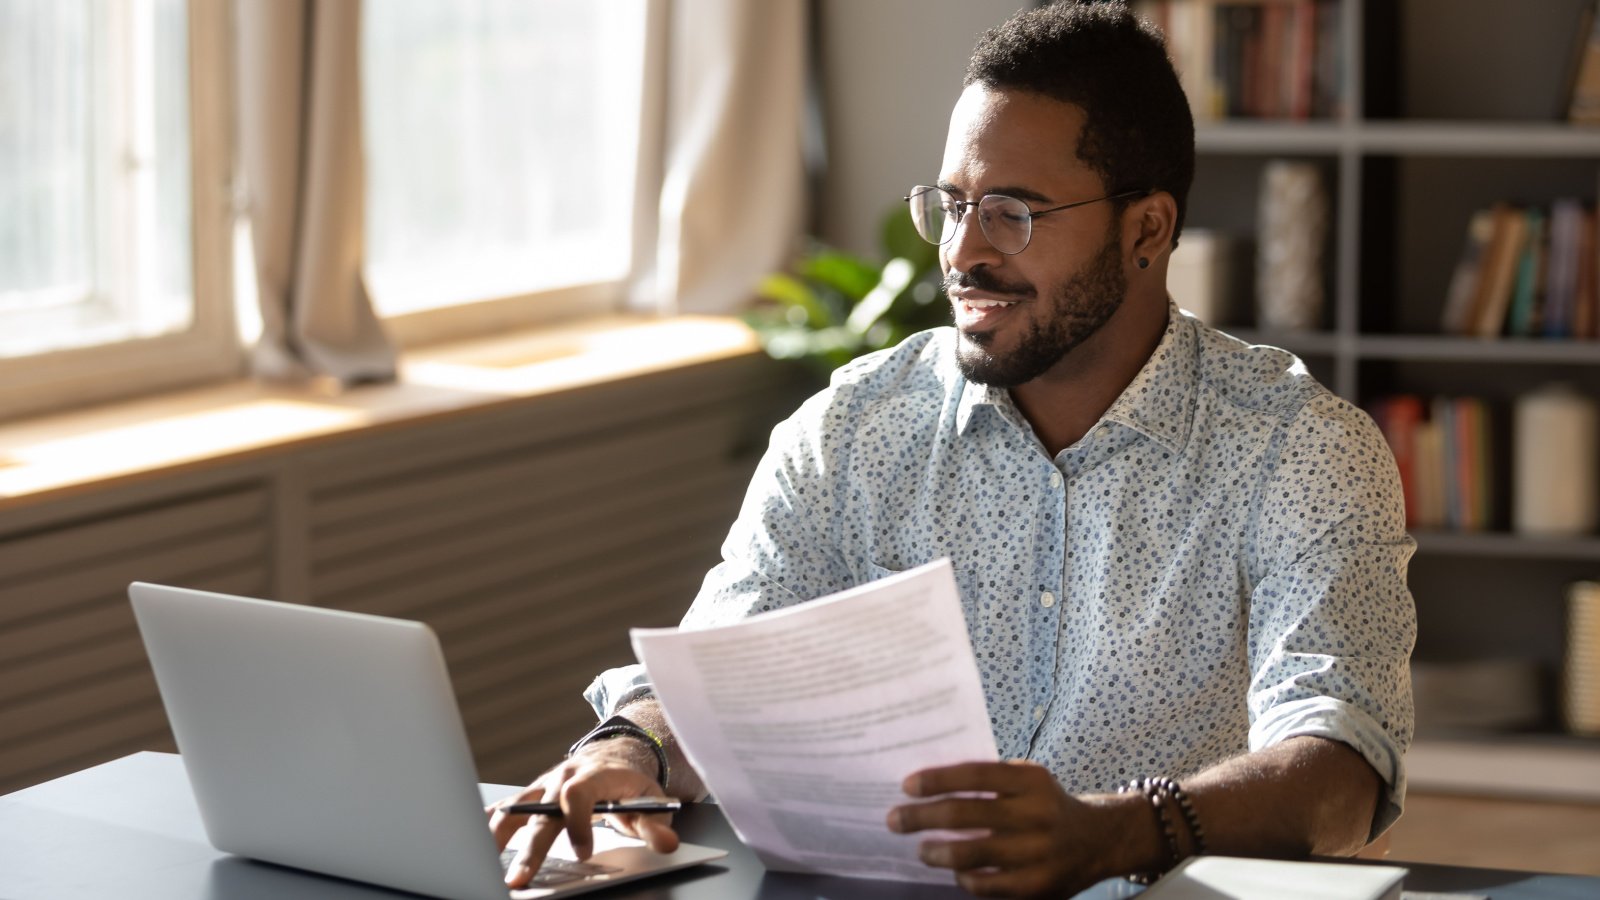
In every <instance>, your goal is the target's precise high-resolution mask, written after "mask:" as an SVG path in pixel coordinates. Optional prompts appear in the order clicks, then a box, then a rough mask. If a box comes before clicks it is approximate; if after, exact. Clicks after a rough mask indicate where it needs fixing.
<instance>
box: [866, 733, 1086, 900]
mask: <svg viewBox="0 0 1600 900" xmlns="http://www.w3.org/2000/svg"><path fill="white" fill-rule="evenodd" d="M904 789H905V792H906V793H907V794H908V795H910V796H912V797H938V798H939V799H936V800H932V801H930V802H927V803H912V804H907V805H904V806H897V807H895V808H894V809H892V810H890V811H889V820H888V821H889V830H891V831H895V832H898V833H901V834H910V833H913V832H918V831H925V830H928V829H951V830H962V831H976V832H981V833H983V834H981V836H976V837H972V838H967V839H944V838H939V839H930V840H925V841H923V842H922V846H921V857H922V861H923V862H925V863H927V864H928V865H930V866H937V867H939V868H943V869H954V870H955V873H956V881H957V882H959V883H960V885H961V886H962V887H963V888H965V889H967V890H968V891H971V892H972V893H974V894H978V895H980V896H985V897H1031V896H1036V895H1043V894H1048V895H1051V896H1057V897H1065V896H1070V895H1072V894H1073V893H1076V892H1077V891H1080V890H1082V889H1084V888H1086V887H1088V886H1089V885H1091V884H1094V883H1095V882H1097V881H1100V880H1101V879H1102V878H1103V877H1106V875H1108V874H1109V873H1105V872H1104V871H1103V867H1104V865H1105V857H1106V856H1107V854H1106V853H1105V852H1103V848H1105V847H1106V846H1107V845H1108V843H1109V842H1111V841H1114V840H1115V836H1114V835H1113V834H1112V833H1111V832H1110V830H1108V829H1107V828H1106V827H1105V824H1106V823H1105V822H1104V821H1102V820H1103V818H1104V817H1103V816H1101V815H1099V813H1100V810H1099V809H1097V808H1096V807H1095V806H1092V805H1090V804H1088V803H1085V802H1084V801H1082V800H1079V799H1078V798H1076V797H1073V796H1071V795H1070V794H1068V793H1067V792H1066V791H1065V790H1063V789H1062V787H1061V784H1060V783H1059V782H1057V781H1056V779H1055V776H1053V775H1051V774H1050V770H1049V769H1046V768H1044V767H1043V766H1040V765H1037V764H1035V763H1031V762H1025V761H1021V760H1015V761H1012V762H1003V763H999V762H997V763H963V764H961V765H955V766H944V767H941V768H935V769H923V770H922V771H920V772H915V773H913V774H912V775H910V776H909V777H907V778H906V780H905V783H904ZM967 793H977V794H982V795H987V796H979V797H967V796H956V797H947V796H946V797H941V796H940V795H945V794H967Z"/></svg>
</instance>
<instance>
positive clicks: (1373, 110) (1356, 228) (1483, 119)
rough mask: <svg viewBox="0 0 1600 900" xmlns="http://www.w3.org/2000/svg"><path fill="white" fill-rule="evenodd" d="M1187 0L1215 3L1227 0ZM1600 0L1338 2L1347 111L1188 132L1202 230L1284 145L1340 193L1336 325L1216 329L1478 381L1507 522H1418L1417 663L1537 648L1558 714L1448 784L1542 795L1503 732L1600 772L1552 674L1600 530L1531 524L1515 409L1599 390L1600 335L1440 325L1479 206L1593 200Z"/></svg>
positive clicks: (1456, 387) (1598, 162) (1246, 228)
mask: <svg viewBox="0 0 1600 900" xmlns="http://www.w3.org/2000/svg"><path fill="white" fill-rule="evenodd" d="M1175 2H1187V3H1190V4H1192V5H1193V6H1196V7H1205V6H1211V7H1214V6H1216V5H1217V3H1218V2H1222V0H1175ZM1262 2H1263V3H1272V2H1274V0H1262ZM1590 2H1591V0H1541V2H1540V3H1538V4H1506V3H1503V2H1499V0H1339V6H1338V16H1339V18H1338V21H1339V24H1340V33H1339V36H1338V42H1339V43H1338V46H1339V48H1340V52H1341V54H1342V57H1343V65H1342V68H1341V78H1340V90H1341V92H1342V97H1343V102H1342V103H1341V104H1340V108H1339V109H1338V111H1337V113H1336V114H1335V115H1333V116H1331V117H1328V118H1321V119H1317V118H1310V119H1304V120H1274V119H1217V120H1209V121H1207V120H1202V121H1198V122H1197V126H1196V145H1197V150H1198V153H1199V158H1198V164H1197V170H1196V178H1195V188H1194V191H1193V193H1192V194H1191V202H1190V210H1189V218H1188V225H1189V226H1192V227H1196V228H1205V229H1213V230H1216V231H1219V232H1223V233H1226V234H1230V235H1235V236H1238V237H1242V238H1244V239H1246V240H1254V238H1255V234H1254V228H1255V225H1254V219H1255V216H1256V204H1257V201H1258V192H1259V191H1258V184H1259V181H1260V175H1261V172H1262V171H1263V169H1264V167H1265V166H1266V165H1267V163H1268V162H1270V161H1273V160H1278V159H1292V160H1297V161H1303V162H1311V163H1314V164H1316V165H1317V166H1318V167H1319V168H1320V169H1321V171H1322V173H1323V176H1324V178H1323V180H1324V184H1325V186H1326V188H1327V192H1328V197H1329V201H1330V209H1331V216H1332V219H1331V221H1330V223H1329V224H1330V228H1329V237H1328V245H1327V247H1326V249H1325V253H1324V260H1325V266H1326V269H1325V273H1324V278H1325V287H1326V290H1325V294H1326V297H1327V302H1326V306H1325V309H1324V318H1323V326H1322V327H1321V328H1320V329H1318V330H1315V331H1311V332H1295V333H1289V332H1272V331H1263V330H1258V329H1256V328H1254V327H1253V323H1252V322H1251V321H1249V319H1248V318H1244V319H1241V320H1239V321H1234V322H1224V323H1220V324H1221V327H1223V329H1224V330H1226V331H1229V332H1230V333H1233V334H1236V335H1238V336H1239V337H1242V338H1244V339H1246V340H1250V341H1255V342H1260V343H1268V344H1275V345H1278V346H1282V347H1285V348H1286V349H1289V350H1291V351H1293V352H1295V353H1296V354H1297V355H1299V356H1301V357H1302V358H1303V359H1304V360H1305V361H1306V364H1307V365H1308V367H1309V368H1310V369H1311V371H1312V372H1313V373H1314V374H1316V375H1317V376H1318V377H1319V378H1320V379H1322V380H1323V382H1324V383H1325V384H1327V385H1328V386H1329V387H1330V388H1332V389H1333V390H1335V391H1336V392H1338V393H1339V394H1340V395H1341V396H1344V397H1346V398H1348V399H1350V400H1352V401H1354V402H1356V403H1357V404H1361V405H1365V404H1366V403H1367V402H1368V401H1370V400H1372V399H1373V398H1375V397H1379V396H1382V395H1385V394H1393V393H1399V392H1411V393H1418V394H1422V395H1431V394H1456V395H1462V394H1470V395H1476V396H1481V397H1483V398H1485V399H1486V400H1487V401H1488V402H1489V404H1490V407H1491V411H1492V414H1493V416H1494V419H1493V421H1494V429H1495V431H1496V432H1497V434H1495V435H1494V437H1493V439H1492V453H1491V458H1492V459H1493V460H1494V463H1493V466H1492V471H1491V481H1492V483H1493V485H1494V488H1493V490H1494V494H1495V499H1496V503H1495V505H1496V507H1497V509H1498V512H1497V513H1496V521H1495V524H1494V527H1493V528H1491V530H1489V531H1485V532H1477V533H1464V532H1463V533H1456V532H1449V531H1419V532H1417V533H1415V534H1414V536H1415V537H1416V539H1417V543H1418V551H1417V555H1416V557H1415V559H1414V560H1413V563H1412V567H1411V579H1410V582H1411V588H1412V592H1413V594H1414V595H1415V597H1416V600H1417V609H1418V618H1419V625H1420V635H1419V639H1418V645H1417V655H1416V658H1417V660H1418V661H1419V662H1423V663H1457V662H1471V661H1474V660H1490V659H1495V658H1505V657H1516V658H1522V659H1527V660H1532V661H1536V662H1537V663H1538V665H1539V666H1540V667H1541V669H1542V671H1543V672H1544V673H1545V675H1546V678H1545V681H1546V687H1547V689H1546V692H1545V693H1546V696H1544V697H1543V698H1542V700H1541V706H1542V707H1543V708H1542V709H1540V710H1539V715H1540V718H1541V720H1543V721H1544V723H1545V724H1544V725H1543V726H1542V728H1541V729H1540V731H1539V732H1537V733H1534V734H1525V735H1521V736H1517V735H1511V736H1507V735H1497V736H1483V737H1481V738H1478V739H1473V740H1466V741H1460V740H1452V741H1451V742H1450V743H1449V744H1448V746H1449V748H1450V749H1449V753H1448V754H1447V755H1448V757H1449V760H1450V765H1449V767H1448V769H1449V774H1448V776H1444V775H1441V776H1440V777H1439V779H1437V783H1438V785H1439V786H1441V787H1448V788H1449V789H1452V790H1464V789H1471V790H1477V791H1480V792H1486V793H1496V792H1513V793H1529V792H1530V791H1529V786H1528V785H1527V784H1525V783H1524V782H1526V781H1527V780H1528V778H1530V777H1532V778H1534V779H1535V780H1536V781H1537V779H1538V775H1537V773H1535V774H1534V775H1531V776H1530V775H1529V774H1528V773H1527V772H1525V771H1519V772H1516V773H1509V772H1507V770H1506V768H1505V767H1504V766H1503V765H1498V764H1497V763H1496V760H1498V759H1499V758H1500V757H1501V756H1503V755H1504V753H1505V747H1506V746H1507V742H1508V741H1509V742H1511V744H1512V745H1514V746H1517V747H1519V748H1521V749H1519V751H1518V752H1519V753H1521V754H1522V755H1520V756H1519V757H1518V758H1519V759H1523V758H1524V757H1526V758H1527V759H1532V760H1535V761H1537V760H1538V759H1540V758H1542V757H1541V754H1545V755H1547V756H1549V757H1550V761H1552V763H1553V762H1554V761H1555V760H1556V758H1557V757H1559V758H1560V760H1562V761H1563V765H1565V764H1567V763H1569V762H1570V760H1571V759H1572V758H1578V759H1581V760H1584V761H1585V762H1584V763H1583V764H1584V765H1585V766H1587V768H1586V769H1585V771H1590V772H1597V773H1600V741H1595V740H1592V739H1590V740H1584V739H1580V738H1573V737H1567V736H1564V735H1561V734H1559V725H1558V719H1557V714H1556V683H1555V677H1554V676H1555V673H1556V672H1557V671H1558V670H1559V664H1560V659H1561V655H1562V647H1563V643H1562V642H1563V638H1564V631H1563V629H1564V621H1563V611H1564V602H1565V587H1566V585H1567V584H1568V583H1569V582H1571V581H1575V580H1578V579H1582V578H1594V577H1597V576H1600V535H1582V536H1575V537H1563V538H1533V537H1526V536H1521V535H1518V534H1515V533H1513V532H1512V531H1511V530H1510V527H1509V515H1508V512H1507V510H1509V508H1510V503H1509V502H1508V499H1507V498H1508V495H1509V492H1510V483H1511V480H1512V475H1511V467H1510V465H1509V460H1508V456H1509V451H1510V443H1511V442H1510V438H1509V431H1510V421H1511V408H1510V407H1511V403H1512V402H1513V401H1514V400H1515V398H1516V397H1518V396H1519V395H1521V394H1523V393H1526V392H1528V391H1531V390H1534V389H1536V388H1538V387H1540V386H1541V385H1543V384H1545V383H1548V382H1551V381H1564V382H1566V383H1569V384H1571V385H1573V386H1574V387H1575V388H1577V389H1578V390H1579V391H1581V392H1584V393H1587V394H1588V395H1590V396H1600V341H1582V340H1542V339H1511V338H1502V339H1477V338H1468V337H1459V336H1453V335H1445V334H1443V333H1442V332H1441V329H1440V318H1441V314H1442V311H1443V304H1444V299H1445V296H1446V293H1447V288H1448V285H1449V281H1450V277H1451V273H1452V271H1453V268H1454V266H1455V263H1456V259H1457V257H1458V256H1459V254H1460V252H1461V244H1462V239H1463V234H1464V232H1465V229H1466V224H1467V220H1468V219H1469V217H1470V216H1471V215H1472V213H1473V211H1474V210H1476V209H1478V208H1481V207H1486V206H1488V205H1490V204H1491V203H1494V202H1496V201H1502V200H1515V201H1519V202H1525V203H1531V204H1548V203H1550V202H1551V201H1552V200H1554V199H1556V198H1559V197H1569V196H1576V197H1581V198H1584V199H1585V200H1587V201H1589V202H1594V201H1595V200H1596V199H1600V197H1597V194H1600V127H1585V126H1576V125H1570V124H1567V123H1565V122H1564V121H1561V118H1562V117H1561V116H1560V115H1558V108H1561V97H1562V95H1563V94H1564V92H1565V84H1566V81H1567V78H1568V68H1567V67H1568V63H1569V60H1570V56H1571V54H1572V53H1573V52H1574V47H1573V45H1574V34H1575V30H1576V26H1577V24H1578V22H1579V19H1580V14H1581V12H1582V10H1583V8H1584V7H1585V5H1587V4H1588V3H1590ZM1563 111H1564V110H1563ZM1239 281H1240V282H1241V283H1240V284H1239V285H1238V290H1239V292H1240V296H1239V297H1236V298H1234V302H1233V303H1232V308H1233V309H1235V310H1240V311H1245V313H1244V315H1245V316H1248V315H1249V313H1248V311H1249V310H1252V309H1253V308H1254V303H1253V299H1252V298H1251V297H1250V296H1248V295H1249V294H1250V293H1251V292H1252V291H1253V285H1252V284H1251V283H1250V282H1251V279H1250V278H1248V277H1246V278H1243V279H1240V280H1239ZM1179 300H1180V302H1181V300H1182V298H1179ZM1594 464H1595V465H1596V466H1600V460H1596V461H1594ZM1419 745H1420V748H1421V752H1419V753H1418V754H1417V755H1416V763H1417V764H1419V765H1420V766H1422V770H1420V771H1414V772H1413V779H1414V783H1415V784H1416V785H1418V786H1419V787H1426V786H1427V785H1429V784H1430V783H1431V782H1430V775H1429V772H1428V771H1427V770H1428V768H1429V767H1430V766H1431V765H1432V763H1431V762H1429V760H1431V759H1433V758H1434V756H1438V755H1439V754H1433V755H1431V756H1430V753H1429V750H1428V747H1429V746H1440V745H1439V744H1430V743H1429V742H1428V741H1427V739H1426V737H1425V736H1419ZM1475 746H1481V747H1482V754H1481V756H1480V757H1474V755H1473V754H1474V750H1473V748H1474V747H1475ZM1524 751H1525V752H1524ZM1474 760H1476V762H1477V763H1478V764H1477V765H1474ZM1524 761H1526V760H1524ZM1548 768H1549V771H1551V772H1557V771H1565V769H1563V768H1562V766H1559V765H1553V764H1552V765H1551V766H1549V767H1548ZM1441 771H1442V770H1441ZM1463 773H1466V774H1463ZM1559 792H1560V790H1559V786H1551V789H1550V790H1540V789H1538V788H1537V785H1535V787H1534V789H1533V790H1532V791H1531V793H1532V794H1542V795H1544V796H1550V795H1553V794H1559ZM1590 799H1592V798H1590Z"/></svg>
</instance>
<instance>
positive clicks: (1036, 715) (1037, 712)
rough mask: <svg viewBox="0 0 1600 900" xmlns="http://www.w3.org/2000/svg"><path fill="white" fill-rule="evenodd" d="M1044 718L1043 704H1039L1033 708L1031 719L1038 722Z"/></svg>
mask: <svg viewBox="0 0 1600 900" xmlns="http://www.w3.org/2000/svg"><path fill="white" fill-rule="evenodd" d="M1043 718H1044V706H1043V705H1042V704H1041V705H1039V706H1035V707H1034V708H1033V720H1034V721H1035V722H1038V721H1040V720H1042V719H1043Z"/></svg>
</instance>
